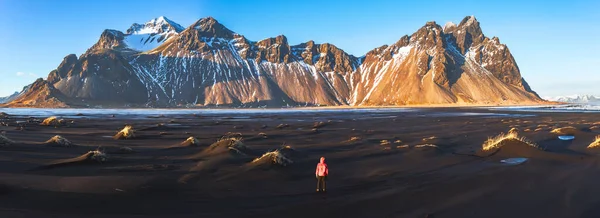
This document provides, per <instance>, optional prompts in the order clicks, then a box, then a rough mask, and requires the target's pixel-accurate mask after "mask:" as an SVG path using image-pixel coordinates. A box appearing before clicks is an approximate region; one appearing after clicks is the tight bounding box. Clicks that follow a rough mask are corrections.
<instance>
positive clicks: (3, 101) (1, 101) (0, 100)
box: [0, 92, 19, 103]
mask: <svg viewBox="0 0 600 218" xmlns="http://www.w3.org/2000/svg"><path fill="white" fill-rule="evenodd" d="M17 95H19V92H15V93H13V94H12V95H9V96H5V97H0V103H6V102H9V101H11V100H12V99H14V98H15V97H17Z"/></svg>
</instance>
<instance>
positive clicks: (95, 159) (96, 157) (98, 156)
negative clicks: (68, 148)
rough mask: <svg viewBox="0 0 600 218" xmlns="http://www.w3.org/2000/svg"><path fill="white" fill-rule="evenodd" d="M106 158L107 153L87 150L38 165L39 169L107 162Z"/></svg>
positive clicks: (107, 158)
mask: <svg viewBox="0 0 600 218" xmlns="http://www.w3.org/2000/svg"><path fill="white" fill-rule="evenodd" d="M108 160H109V157H108V155H107V154H106V153H104V152H102V151H89V152H87V153H85V154H83V155H81V156H78V157H74V158H68V159H62V160H56V161H52V162H51V163H49V164H47V165H45V166H42V167H40V169H51V168H56V167H62V166H69V165H82V164H100V163H104V162H107V161H108Z"/></svg>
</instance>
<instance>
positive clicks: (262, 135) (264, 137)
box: [258, 132, 269, 139]
mask: <svg viewBox="0 0 600 218" xmlns="http://www.w3.org/2000/svg"><path fill="white" fill-rule="evenodd" d="M258 136H260V137H262V138H263V139H266V138H269V136H267V133H264V132H261V133H258Z"/></svg>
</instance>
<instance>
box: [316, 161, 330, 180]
mask: <svg viewBox="0 0 600 218" xmlns="http://www.w3.org/2000/svg"><path fill="white" fill-rule="evenodd" d="M315 175H317V176H327V175H329V168H327V164H326V163H325V158H323V157H322V158H321V161H320V162H319V163H318V164H317V169H316V170H315Z"/></svg>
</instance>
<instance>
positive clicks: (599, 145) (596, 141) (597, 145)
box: [587, 135, 600, 148]
mask: <svg viewBox="0 0 600 218" xmlns="http://www.w3.org/2000/svg"><path fill="white" fill-rule="evenodd" d="M587 148H600V135H597V136H596V138H595V139H594V141H593V142H592V143H591V144H590V145H588V146H587Z"/></svg>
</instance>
